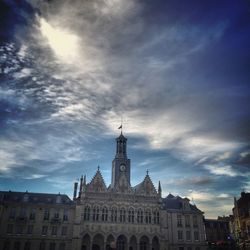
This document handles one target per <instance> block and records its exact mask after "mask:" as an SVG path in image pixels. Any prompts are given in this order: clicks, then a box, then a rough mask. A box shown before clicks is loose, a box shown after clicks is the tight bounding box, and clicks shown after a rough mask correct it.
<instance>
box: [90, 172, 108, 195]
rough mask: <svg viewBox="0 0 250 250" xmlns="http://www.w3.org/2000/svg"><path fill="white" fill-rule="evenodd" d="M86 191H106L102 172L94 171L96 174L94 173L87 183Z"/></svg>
mask: <svg viewBox="0 0 250 250" xmlns="http://www.w3.org/2000/svg"><path fill="white" fill-rule="evenodd" d="M87 191H90V192H93V191H94V192H105V191H107V187H106V185H105V182H104V180H103V178H102V174H101V172H100V170H99V167H98V170H97V171H96V174H95V175H94V177H93V179H92V180H91V182H90V183H89V184H88V185H87Z"/></svg>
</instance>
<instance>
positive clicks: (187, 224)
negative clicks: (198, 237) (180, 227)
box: [185, 215, 190, 227]
mask: <svg viewBox="0 0 250 250" xmlns="http://www.w3.org/2000/svg"><path fill="white" fill-rule="evenodd" d="M185 226H186V227H190V215H185Z"/></svg>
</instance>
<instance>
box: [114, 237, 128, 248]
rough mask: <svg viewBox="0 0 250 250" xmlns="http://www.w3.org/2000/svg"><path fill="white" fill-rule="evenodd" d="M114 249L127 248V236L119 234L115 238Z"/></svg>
mask: <svg viewBox="0 0 250 250" xmlns="http://www.w3.org/2000/svg"><path fill="white" fill-rule="evenodd" d="M116 249H117V250H125V249H127V238H126V237H125V236H124V235H120V236H119V237H118V238H117V241H116Z"/></svg>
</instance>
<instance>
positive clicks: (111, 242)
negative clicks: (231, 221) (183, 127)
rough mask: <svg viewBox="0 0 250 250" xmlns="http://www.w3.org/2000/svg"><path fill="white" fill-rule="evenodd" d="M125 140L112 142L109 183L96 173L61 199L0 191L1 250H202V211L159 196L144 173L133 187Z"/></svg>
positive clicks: (181, 200)
mask: <svg viewBox="0 0 250 250" xmlns="http://www.w3.org/2000/svg"><path fill="white" fill-rule="evenodd" d="M130 170H131V161H130V159H128V157H127V139H126V138H125V137H124V136H123V134H122V133H121V135H120V136H119V137H118V138H117V139H116V154H115V157H114V160H113V162H112V170H111V173H112V178H111V180H112V181H111V184H110V185H109V186H106V184H105V182H104V180H103V178H102V174H101V171H100V168H99V167H98V169H97V171H96V174H95V175H94V177H93V178H92V180H91V181H90V182H89V183H87V181H86V176H84V177H83V176H82V177H81V179H80V186H79V190H78V184H77V183H75V185H74V195H73V196H74V198H73V201H72V200H70V198H69V197H68V196H66V195H60V194H37V193H28V192H26V193H19V192H1V198H0V207H1V209H0V211H2V215H1V218H0V219H1V222H0V233H1V234H0V235H1V236H0V250H12V249H13V250H21V249H24V250H33V249H34V250H35V249H36V250H89V249H90V250H104V249H110V248H116V249H119V250H160V249H162V250H203V249H206V242H205V228H204V221H203V212H201V211H200V210H199V209H198V208H197V207H196V206H195V205H192V204H190V202H189V200H188V199H187V198H181V197H179V196H173V195H171V194H169V195H168V196H167V197H165V198H163V197H162V190H161V184H160V182H159V185H158V188H157V190H156V188H155V187H154V185H153V183H152V180H151V178H150V176H149V174H148V172H147V173H146V175H145V177H144V178H143V180H142V182H141V183H139V184H138V185H136V186H134V187H132V186H131V183H130V179H131V172H130Z"/></svg>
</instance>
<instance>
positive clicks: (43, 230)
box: [42, 226, 48, 235]
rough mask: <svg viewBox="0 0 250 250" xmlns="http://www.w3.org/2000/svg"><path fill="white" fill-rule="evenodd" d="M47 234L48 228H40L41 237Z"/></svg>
mask: <svg viewBox="0 0 250 250" xmlns="http://www.w3.org/2000/svg"><path fill="white" fill-rule="evenodd" d="M47 233H48V226H43V227H42V235H47Z"/></svg>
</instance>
